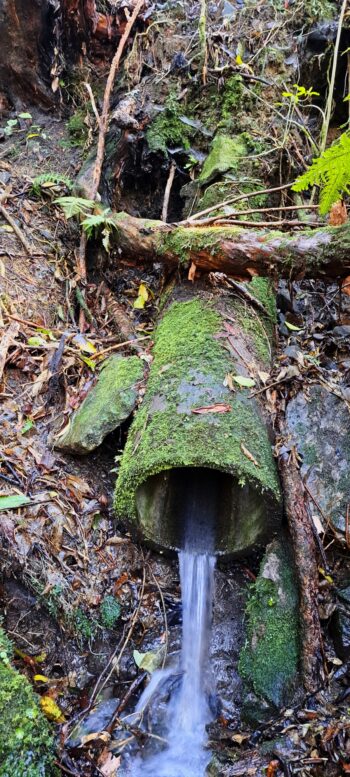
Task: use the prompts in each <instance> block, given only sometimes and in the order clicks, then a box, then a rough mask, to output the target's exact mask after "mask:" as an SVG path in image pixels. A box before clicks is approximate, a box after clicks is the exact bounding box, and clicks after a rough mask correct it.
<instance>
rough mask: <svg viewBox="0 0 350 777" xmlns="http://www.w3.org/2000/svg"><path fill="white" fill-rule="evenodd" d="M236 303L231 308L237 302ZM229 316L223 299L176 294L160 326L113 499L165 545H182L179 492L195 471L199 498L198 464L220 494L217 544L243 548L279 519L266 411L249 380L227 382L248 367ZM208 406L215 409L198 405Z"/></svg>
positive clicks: (145, 534) (123, 514)
mask: <svg viewBox="0 0 350 777" xmlns="http://www.w3.org/2000/svg"><path fill="white" fill-rule="evenodd" d="M229 309H230V312H231V315H232V314H233V315H234V314H235V307H234V306H232V308H231V307H230V308H229ZM247 315H248V313H247ZM253 318H254V321H255V328H257V321H258V320H259V318H258V317H257V315H256V314H255V313H254V316H253ZM224 322H225V313H224V311H222V312H221V311H220V310H219V309H218V302H217V300H216V301H215V300H213V299H212V298H211V297H208V296H207V297H205V298H196V297H195V298H192V299H190V300H186V301H175V302H172V303H171V304H170V305H169V307H168V308H167V309H166V311H165V313H164V315H163V318H162V319H161V321H160V323H159V325H158V327H157V329H156V332H155V345H154V349H153V357H154V360H153V362H152V364H151V369H150V373H149V377H148V381H147V386H146V393H145V397H144V400H143V403H142V405H141V407H140V408H139V410H138V412H137V413H136V416H135V419H134V421H133V424H132V426H131V429H130V431H129V435H128V440H127V443H126V446H125V449H124V454H123V456H122V460H121V464H120V470H119V474H118V481H117V487H116V496H115V509H116V513H117V516H118V517H119V518H120V519H127V520H129V521H130V523H131V525H132V526H133V527H134V528H135V527H137V528H138V529H139V531H140V534H141V536H142V538H143V539H146V540H148V541H150V542H151V543H152V544H155V545H157V546H160V547H174V548H178V547H180V545H181V542H180V537H179V532H180V527H179V522H180V520H181V517H179V515H177V517H176V514H177V508H178V509H179V510H180V512H181V510H183V509H184V507H183V506H182V508H181V507H180V505H177V503H176V500H177V501H178V500H179V498H180V493H182V491H181V489H182V490H183V488H184V483H185V481H186V477H187V478H188V477H190V478H191V479H192V483H193V487H194V482H195V478H196V483H197V486H198V498H202V496H201V493H200V483H199V481H198V478H199V473H198V470H203V469H204V470H205V471H206V473H207V479H211V480H210V482H211V484H212V486H213V490H214V489H217V490H219V497H221V499H222V510H221V512H220V517H218V525H217V527H216V550H217V552H219V553H220V552H221V553H225V554H236V553H241V552H245V551H246V550H247V549H248V548H252V547H254V546H255V544H257V543H259V542H260V541H261V542H262V541H263V537H264V538H265V541H266V538H267V539H269V537H271V534H273V532H274V530H276V526H277V525H278V519H279V504H280V487H279V481H278V476H277V472H276V467H275V462H274V459H273V456H272V450H271V442H270V440H269V436H268V431H267V427H266V424H265V421H264V419H263V417H262V413H261V412H260V409H259V407H258V405H257V403H256V402H255V400H254V398H250V397H249V396H248V394H249V391H248V389H240V388H239V386H238V385H237V391H235V392H234V393H233V392H232V391H230V389H229V388H228V386H227V385H224V384H225V376H226V375H227V373H232V372H234V373H237V374H242V370H243V369H244V366H242V364H241V363H240V361H239V358H237V360H234V359H233V358H232V356H231V355H230V353H229V351H228V350H227V348H226V347H225V342H224V341H223V339H222V338H223V333H224ZM265 337H266V334H265ZM247 338H248V340H249V343H250V346H251V351H250V357H251V358H252V359H254V358H255V359H256V361H257V363H259V356H258V354H257V349H256V347H255V344H254V337H253V336H252V335H248V336H247ZM217 405H219V406H220V405H223V406H227V408H228V410H227V412H215V406H217ZM212 406H214V412H211V411H210V407H212ZM203 407H204V408H205V407H209V411H208V412H203V413H202V412H199V413H198V412H194V411H196V410H198V409H201V408H203ZM242 445H243V447H244V448H245V449H246V450H248V451H249V452H250V454H251V457H250V458H249V455H248V456H247V455H245V454H244V452H242ZM254 461H255V462H256V463H254ZM188 468H191V473H190V475H188V473H187V474H186V471H185V470H186V469H187V470H188ZM213 471H217V472H219V473H224V474H225V475H227V478H226V479H225V478H221V479H220V476H218V477H215V476H214V475H213ZM153 477H155V480H152V478H153ZM171 478H173V481H172V483H171V482H170V480H171ZM208 482H209V480H208ZM197 486H196V487H197ZM203 487H204V488H205V487H206V486H203ZM220 489H222V491H221V492H220ZM174 490H175V491H176V492H177V496H176V494H175V496H174ZM209 498H212V495H211V494H210V489H209V494H208V499H209ZM174 500H175V501H174ZM234 506H235V510H233V507H234ZM203 509H205V505H203ZM233 511H235V514H236V515H235V517H233ZM277 515H278V518H277ZM276 521H277V523H276ZM198 541H199V540H198ZM179 543H180V544H179Z"/></svg>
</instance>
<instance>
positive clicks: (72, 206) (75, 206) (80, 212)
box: [54, 197, 96, 219]
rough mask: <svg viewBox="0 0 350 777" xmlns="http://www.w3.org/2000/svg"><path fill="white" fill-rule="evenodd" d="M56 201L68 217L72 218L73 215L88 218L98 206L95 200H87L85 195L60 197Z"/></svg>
mask: <svg viewBox="0 0 350 777" xmlns="http://www.w3.org/2000/svg"><path fill="white" fill-rule="evenodd" d="M54 202H55V203H57V204H58V205H60V206H61V208H62V209H63V211H64V215H65V217H66V219H71V218H73V216H84V218H86V216H88V215H89V213H90V211H92V210H93V209H94V208H95V206H96V203H95V202H94V201H93V200H85V199H84V198H83V197H58V198H57V200H54Z"/></svg>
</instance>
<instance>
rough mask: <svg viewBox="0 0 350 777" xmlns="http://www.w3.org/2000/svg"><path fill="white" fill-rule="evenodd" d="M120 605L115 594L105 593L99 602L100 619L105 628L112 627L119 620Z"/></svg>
mask: <svg viewBox="0 0 350 777" xmlns="http://www.w3.org/2000/svg"><path fill="white" fill-rule="evenodd" d="M120 613H121V607H120V604H119V602H117V600H116V598H115V596H110V595H107V596H105V597H104V599H103V601H102V602H101V604H100V620H101V624H102V626H104V627H105V628H106V629H113V627H114V626H115V624H116V622H117V620H119V617H120Z"/></svg>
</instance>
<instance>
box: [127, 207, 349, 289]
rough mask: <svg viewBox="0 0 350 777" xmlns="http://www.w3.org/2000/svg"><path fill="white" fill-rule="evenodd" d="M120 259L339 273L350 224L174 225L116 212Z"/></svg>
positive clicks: (269, 272)
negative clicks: (287, 227) (275, 228)
mask: <svg viewBox="0 0 350 777" xmlns="http://www.w3.org/2000/svg"><path fill="white" fill-rule="evenodd" d="M115 225H116V230H117V231H116V237H115V244H116V245H117V247H118V255H119V257H120V258H124V259H128V260H134V261H138V262H139V261H140V257H142V261H143V262H152V261H158V262H159V261H160V262H164V264H167V265H170V266H178V265H179V263H183V265H184V266H185V267H186V268H187V267H190V266H191V263H192V262H194V264H195V265H196V267H197V268H198V270H203V271H204V272H224V273H225V274H226V275H231V276H236V277H238V278H241V279H247V280H249V279H250V278H251V277H252V276H253V275H262V276H274V277H279V278H325V279H326V278H333V279H334V278H339V277H346V276H347V275H350V225H349V223H346V224H342V225H341V226H339V227H320V228H317V229H314V230H311V229H308V230H305V231H303V232H294V233H283V232H271V230H267V229H259V230H255V229H247V228H245V227H240V226H235V227H227V226H225V227H221V226H211V227H207V226H202V227H201V226H188V227H185V226H177V225H176V224H174V225H166V224H164V223H163V222H162V221H146V220H143V219H139V218H135V217H133V216H129V215H128V214H127V213H118V214H116V215H115Z"/></svg>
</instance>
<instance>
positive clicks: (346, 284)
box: [341, 275, 350, 297]
mask: <svg viewBox="0 0 350 777" xmlns="http://www.w3.org/2000/svg"><path fill="white" fill-rule="evenodd" d="M341 290H342V292H343V294H347V296H348V297H350V275H347V276H346V278H344V279H343V280H342V284H341Z"/></svg>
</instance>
